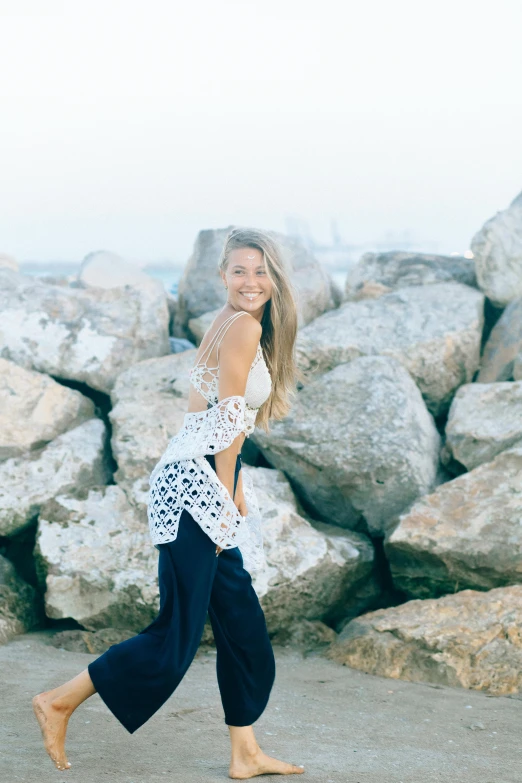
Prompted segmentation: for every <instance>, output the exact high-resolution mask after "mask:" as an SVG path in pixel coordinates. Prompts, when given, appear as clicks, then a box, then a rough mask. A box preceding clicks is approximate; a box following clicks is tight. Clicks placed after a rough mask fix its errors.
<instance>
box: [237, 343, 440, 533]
mask: <svg viewBox="0 0 522 783" xmlns="http://www.w3.org/2000/svg"><path fill="white" fill-rule="evenodd" d="M251 437H252V438H253V439H254V442H255V444H256V445H257V446H258V448H259V449H260V450H261V452H262V453H263V455H264V457H265V458H266V459H267V460H268V462H269V463H271V464H272V465H274V466H275V467H277V468H279V469H280V470H283V471H284V472H285V474H286V475H287V476H288V478H289V479H290V481H291V483H292V486H293V487H294V489H295V491H296V492H297V493H298V495H299V497H300V499H301V500H302V501H303V504H304V506H305V508H307V509H308V508H310V509H312V512H311V513H313V515H314V516H315V517H317V518H319V519H321V520H323V521H325V522H329V523H331V524H334V525H339V526H340V527H345V528H351V529H362V530H369V531H370V532H371V533H372V534H375V535H382V534H383V532H384V531H386V530H388V529H389V528H390V526H392V525H393V524H395V523H396V519H395V517H396V515H397V514H399V513H400V512H402V511H403V510H404V509H405V507H407V506H408V505H409V504H410V503H412V502H413V501H414V500H415V499H416V498H418V497H419V496H420V495H424V494H425V493H426V492H429V491H430V490H431V489H432V488H433V486H434V483H435V479H436V474H437V465H438V455H439V448H440V436H439V434H438V432H437V430H436V427H435V424H434V421H433V418H432V417H431V415H430V414H429V413H428V411H427V410H426V406H425V404H424V402H423V400H422V397H421V394H420V392H419V390H418V388H417V387H416V386H415V384H414V382H413V380H412V379H411V377H410V376H409V375H408V373H407V372H406V370H405V369H404V368H403V367H402V366H401V365H400V364H399V363H398V362H397V361H396V360H395V359H392V358H389V357H384V356H367V357H361V358H359V359H354V361H352V362H349V363H348V364H342V365H339V366H338V367H336V368H335V369H334V370H332V371H330V372H328V373H326V374H325V375H323V376H321V377H320V378H318V379H316V380H315V381H313V382H312V383H310V384H308V385H307V386H305V387H304V388H303V389H302V391H301V392H299V394H298V395H297V397H296V400H295V402H294V404H293V406H292V410H291V411H290V414H289V415H288V416H287V417H286V418H285V419H283V420H282V421H276V422H275V423H273V424H271V428H270V434H266V433H265V432H264V431H262V430H258V431H256V433H255V434H253V435H252V436H251Z"/></svg>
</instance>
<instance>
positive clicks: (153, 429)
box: [109, 350, 196, 486]
mask: <svg viewBox="0 0 522 783" xmlns="http://www.w3.org/2000/svg"><path fill="white" fill-rule="evenodd" d="M195 355H196V351H195V350H191V351H185V352H183V353H178V354H173V355H169V356H162V357H160V358H158V359H147V360H146V361H143V362H139V363H138V364H134V365H133V366H132V367H130V368H129V369H128V370H126V371H125V372H123V373H122V374H121V375H120V376H119V377H118V379H117V381H116V383H115V385H114V388H113V390H112V392H111V400H112V404H113V406H114V407H113V409H112V410H111V412H110V414H109V415H110V419H111V423H112V440H111V443H112V450H113V455H114V458H115V460H116V462H117V464H118V470H117V472H116V475H115V478H116V481H117V482H118V483H119V484H124V485H126V486H129V485H130V484H132V483H133V482H134V481H136V479H141V478H142V477H144V476H145V475H147V476H148V475H149V474H150V472H151V470H152V468H153V467H154V465H155V464H156V463H157V461H158V460H159V458H160V457H161V455H162V454H163V452H164V450H165V448H166V446H167V443H168V442H169V440H170V439H171V438H172V437H173V436H174V435H175V434H176V433H177V432H178V431H179V429H180V427H181V425H182V424H183V419H184V417H185V414H186V412H187V398H188V392H189V375H188V371H189V369H190V368H191V367H192V365H193V363H194V359H195Z"/></svg>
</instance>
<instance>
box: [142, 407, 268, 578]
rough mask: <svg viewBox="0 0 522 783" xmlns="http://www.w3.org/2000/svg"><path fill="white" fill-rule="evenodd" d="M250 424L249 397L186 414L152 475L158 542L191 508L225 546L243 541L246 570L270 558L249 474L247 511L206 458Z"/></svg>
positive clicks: (153, 531) (152, 524)
mask: <svg viewBox="0 0 522 783" xmlns="http://www.w3.org/2000/svg"><path fill="white" fill-rule="evenodd" d="M244 429H245V400H244V398H243V397H240V396H237V395H235V396H232V397H226V398H225V399H224V400H221V401H220V402H218V403H217V405H215V406H213V407H212V408H210V409H208V410H206V411H200V412H197V413H187V414H185V419H184V423H183V426H182V428H181V430H180V431H179V432H178V434H177V435H175V436H174V437H173V438H172V439H171V441H170V442H169V444H168V446H167V448H166V450H165V452H164V454H163V455H162V457H161V459H160V460H159V462H158V464H157V465H156V466H155V468H154V470H153V471H152V473H151V476H150V492H149V500H148V504H147V514H148V518H149V531H150V536H151V540H152V543H153V544H162V543H166V542H167V541H173V540H175V539H176V537H177V534H178V526H179V519H180V516H181V513H182V511H183V509H186V510H187V511H188V512H189V513H190V515H191V516H192V517H193V519H194V520H195V521H196V522H197V523H198V524H199V525H200V527H201V528H202V529H203V530H204V531H205V533H206V534H207V535H208V536H209V537H210V539H211V540H212V541H213V542H214V543H215V544H216V545H218V546H220V547H221V548H222V549H231V548H233V547H236V546H238V547H239V549H240V552H241V554H242V556H243V562H244V565H245V568H247V570H249V571H250V570H258V569H260V568H264V566H265V564H266V560H265V556H264V553H263V539H262V533H261V518H260V514H259V507H258V504H257V498H256V496H255V491H254V487H253V484H252V481H251V479H250V476H248V474H247V473H243V487H244V493H245V501H246V503H247V508H248V513H247V516H246V517H243V516H242V515H241V514H240V513H239V511H238V508H237V506H236V504H235V503H234V501H233V499H232V498H231V496H230V493H229V491H228V490H227V488H226V487H225V485H224V484H223V482H222V481H220V479H219V478H218V476H217V474H216V473H215V471H214V470H213V469H212V467H211V465H210V464H209V463H208V461H207V460H206V459H205V455H206V454H215V453H217V452H218V451H223V450H224V449H226V448H227V447H228V446H230V445H231V443H232V442H233V441H234V440H235V438H236V437H237V436H238V435H239V434H240V433H241V432H243V431H244Z"/></svg>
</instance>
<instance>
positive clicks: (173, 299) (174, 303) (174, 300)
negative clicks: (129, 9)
mask: <svg viewBox="0 0 522 783" xmlns="http://www.w3.org/2000/svg"><path fill="white" fill-rule="evenodd" d="M166 295H167V307H168V310H169V334H170V335H173V334H174V326H175V320H176V310H177V309H178V297H177V295H176V296H174V294H172V293H171V292H170V291H166ZM171 339H172V338H171ZM172 353H176V351H172Z"/></svg>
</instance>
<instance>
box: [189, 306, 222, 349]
mask: <svg viewBox="0 0 522 783" xmlns="http://www.w3.org/2000/svg"><path fill="white" fill-rule="evenodd" d="M222 309H223V308H222V307H218V308H217V309H216V310H209V311H208V313H203V315H200V316H199V317H198V318H189V320H188V324H187V326H188V330H189V333H190V335H191V336H192V337H193V338H194V340H195V342H196V345H199V344H200V343H201V341H202V340H203V337H204V336H205V333H206V331H207V329H209V328H210V327H211V326H212V324H213V323H214V321H215V319H216V318H217V316H218V315H219V313H220V312H221V310H222Z"/></svg>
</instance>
